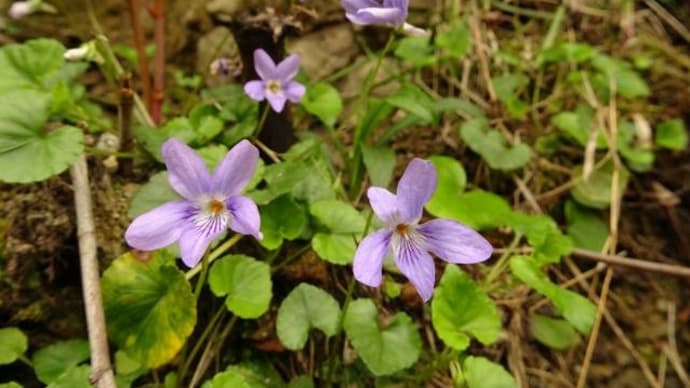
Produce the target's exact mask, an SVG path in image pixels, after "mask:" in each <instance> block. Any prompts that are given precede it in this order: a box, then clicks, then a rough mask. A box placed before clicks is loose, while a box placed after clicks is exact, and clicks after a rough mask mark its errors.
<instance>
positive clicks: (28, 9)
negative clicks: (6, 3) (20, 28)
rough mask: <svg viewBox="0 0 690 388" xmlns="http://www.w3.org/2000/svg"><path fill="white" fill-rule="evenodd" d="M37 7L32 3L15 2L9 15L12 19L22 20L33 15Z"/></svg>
mask: <svg viewBox="0 0 690 388" xmlns="http://www.w3.org/2000/svg"><path fill="white" fill-rule="evenodd" d="M35 10H36V7H34V5H33V4H32V3H31V2H30V1H15V2H14V3H12V6H11V7H10V11H9V12H8V14H9V15H10V17H11V18H12V19H15V20H17V19H21V18H23V17H24V16H26V15H30V14H32V13H33V12H34V11H35Z"/></svg>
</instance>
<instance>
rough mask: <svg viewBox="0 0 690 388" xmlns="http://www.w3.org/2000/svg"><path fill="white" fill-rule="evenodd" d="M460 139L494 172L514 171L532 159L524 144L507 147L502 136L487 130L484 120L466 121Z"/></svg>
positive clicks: (497, 132) (527, 147) (461, 129)
mask: <svg viewBox="0 0 690 388" xmlns="http://www.w3.org/2000/svg"><path fill="white" fill-rule="evenodd" d="M460 137H462V140H464V141H465V143H467V145H468V146H469V147H470V148H471V149H472V150H473V151H474V152H476V153H478V154H480V155H481V156H482V158H484V160H486V162H487V164H488V165H489V167H491V168H492V169H495V170H507V171H509V170H515V169H517V168H520V167H523V166H524V165H526V164H527V162H529V160H530V158H531V157H532V150H531V149H530V148H529V146H527V145H526V144H524V143H517V144H515V145H507V141H506V139H505V137H503V134H501V132H499V131H497V130H494V129H492V130H489V129H488V123H487V121H486V119H484V118H478V119H472V120H469V121H466V122H465V123H464V124H463V125H462V127H461V128H460Z"/></svg>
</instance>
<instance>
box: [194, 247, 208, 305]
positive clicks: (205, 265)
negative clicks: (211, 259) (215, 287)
mask: <svg viewBox="0 0 690 388" xmlns="http://www.w3.org/2000/svg"><path fill="white" fill-rule="evenodd" d="M207 275H208V253H207V254H205V255H204V257H203V258H202V259H201V276H199V280H197V282H196V286H195V287H194V299H195V300H197V301H198V300H199V295H201V289H202V288H204V283H206V276H207Z"/></svg>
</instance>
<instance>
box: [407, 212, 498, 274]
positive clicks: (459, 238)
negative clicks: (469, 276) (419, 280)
mask: <svg viewBox="0 0 690 388" xmlns="http://www.w3.org/2000/svg"><path fill="white" fill-rule="evenodd" d="M417 230H418V231H419V232H420V233H422V235H424V238H425V240H426V244H427V249H429V250H430V251H431V252H432V253H433V254H435V255H436V256H438V257H439V258H440V259H443V260H445V261H447V262H450V263H459V264H472V263H479V262H482V261H485V260H487V259H488V258H489V257H491V253H492V252H493V248H492V247H491V244H489V242H488V241H486V239H485V238H484V237H482V235H480V234H479V233H477V232H475V231H474V230H472V229H470V228H469V227H467V226H465V225H462V224H461V223H459V222H457V221H454V220H447V219H438V220H431V221H429V222H427V223H425V224H423V225H420V226H419V228H418V229H417Z"/></svg>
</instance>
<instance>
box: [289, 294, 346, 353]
mask: <svg viewBox="0 0 690 388" xmlns="http://www.w3.org/2000/svg"><path fill="white" fill-rule="evenodd" d="M339 319H340V306H339V305H338V302H337V301H336V300H335V298H333V297H332V296H331V295H330V294H328V293H327V292H326V291H324V290H322V289H320V288H318V287H315V286H312V285H311V284H307V283H302V284H300V285H298V286H297V287H295V289H293V290H292V291H291V292H290V294H289V295H288V296H287V297H286V298H285V299H284V300H283V303H281V304H280V308H278V317H277V318H276V331H277V333H278V338H280V342H282V343H283V345H285V347H286V348H288V349H291V350H299V349H302V348H303V347H304V344H305V343H306V342H307V338H308V337H309V330H311V329H312V328H316V329H319V330H321V331H322V332H323V333H324V334H326V336H328V337H330V336H333V335H335V333H336V331H337V330H338V320H339Z"/></svg>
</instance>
